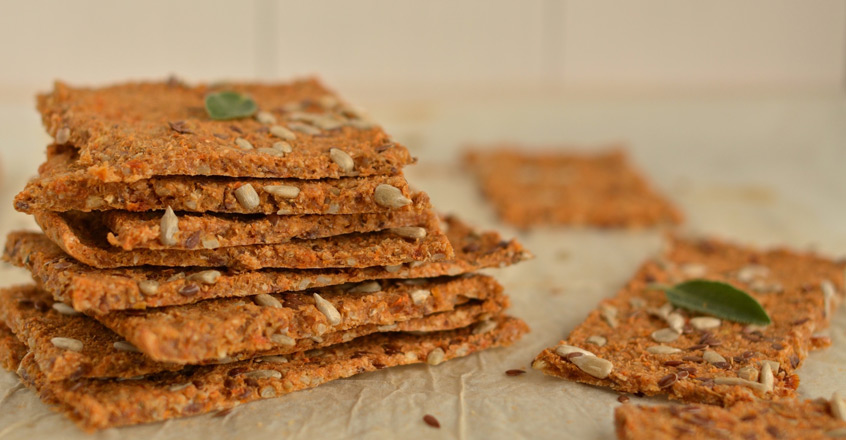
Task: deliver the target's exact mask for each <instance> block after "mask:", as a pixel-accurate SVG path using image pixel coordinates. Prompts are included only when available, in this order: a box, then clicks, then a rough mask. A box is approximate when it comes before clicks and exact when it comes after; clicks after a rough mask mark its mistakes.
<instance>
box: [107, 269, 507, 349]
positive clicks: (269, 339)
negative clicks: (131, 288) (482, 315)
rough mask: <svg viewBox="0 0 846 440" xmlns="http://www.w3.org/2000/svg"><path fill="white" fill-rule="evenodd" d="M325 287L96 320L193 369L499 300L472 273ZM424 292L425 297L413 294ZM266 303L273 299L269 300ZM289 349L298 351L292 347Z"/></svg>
mask: <svg viewBox="0 0 846 440" xmlns="http://www.w3.org/2000/svg"><path fill="white" fill-rule="evenodd" d="M371 285H373V283H367V284H365V285H355V286H350V287H346V288H345V287H344V286H336V287H325V288H323V289H320V290H316V291H309V292H304V293H288V294H284V295H275V296H269V297H270V298H274V299H275V300H276V301H275V304H276V306H267V305H261V302H259V301H261V300H262V298H255V299H254V301H255V303H254V301H245V300H242V299H239V298H220V299H214V300H208V301H201V302H198V303H194V304H189V305H185V306H180V307H166V308H161V309H147V310H145V311H125V312H114V313H110V314H107V315H97V316H96V319H97V320H98V321H100V322H101V323H102V324H103V325H105V326H106V327H108V328H110V329H111V330H112V331H114V332H115V333H117V334H119V335H121V336H123V337H124V338H125V339H126V340H127V341H129V342H131V343H132V344H133V345H135V346H136V347H138V349H139V350H141V351H142V352H143V353H144V354H146V355H147V356H150V357H151V358H152V359H154V360H157V361H162V362H177V363H182V364H193V363H198V362H202V361H207V360H212V359H222V358H225V357H228V356H230V355H232V354H237V353H241V352H253V351H261V350H269V349H272V348H281V347H286V346H288V345H286V342H285V341H281V342H280V341H278V340H276V339H275V338H278V337H285V336H287V338H285V339H287V340H288V341H289V342H290V340H291V339H293V340H297V339H304V338H315V339H316V340H317V341H318V342H319V341H320V338H321V337H322V336H323V335H324V334H326V333H328V332H335V331H342V330H349V329H352V328H354V327H357V326H360V325H369V324H375V325H391V324H394V323H396V322H402V321H407V320H408V319H411V318H419V317H421V316H424V315H428V314H431V313H436V312H444V311H448V310H453V309H454V308H455V307H456V306H458V305H461V304H465V303H467V302H470V301H473V300H478V301H484V300H486V299H488V298H496V297H498V296H500V295H501V294H502V288H501V287H500V286H499V284H497V282H496V281H495V280H494V279H493V278H490V277H487V276H483V275H471V276H468V277H460V278H453V279H431V280H428V279H427V280H421V282H417V280H415V281H414V282H413V283H410V282H388V281H385V282H382V284H381V285H378V284H376V289H380V290H379V291H376V292H373V293H361V291H362V290H365V291H366V289H362V286H365V287H369V286H371ZM417 291H422V292H423V293H422V294H418V295H422V297H421V298H417V297H416V296H415V292H417ZM314 294H319V295H320V297H321V298H323V299H324V300H325V301H328V302H329V303H330V304H331V305H332V307H334V308H335V309H336V310H337V312H338V313H339V315H340V317H339V319H338V320H336V321H337V322H335V321H333V319H332V318H331V317H330V315H328V314H327V313H325V312H324V310H322V309H321V308H320V307H319V305H320V304H319V303H318V301H319V300H317V298H316V297H314ZM263 298H268V296H264V297H263ZM288 347H289V348H290V349H291V350H294V349H293V348H291V347H290V346H288Z"/></svg>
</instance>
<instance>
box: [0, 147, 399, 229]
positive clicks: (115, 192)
mask: <svg viewBox="0 0 846 440" xmlns="http://www.w3.org/2000/svg"><path fill="white" fill-rule="evenodd" d="M77 159H78V158H77V157H76V155H75V152H74V151H73V150H69V149H67V148H50V150H49V152H48V160H47V162H45V163H44V164H42V165H41V167H39V176H38V177H36V178H35V179H34V180H31V181H30V182H29V183H27V185H26V187H25V188H24V190H23V191H22V192H21V193H19V194H18V195H17V196H16V197H15V209H17V210H18V211H21V212H26V213H28V214H31V213H33V212H35V211H38V210H48V211H60V212H64V211H71V210H76V211H105V210H111V209H121V210H127V211H151V210H158V211H164V210H165V209H166V208H167V207H168V206H170V207H171V208H172V209H173V210H174V211H177V212H179V211H188V212H221V213H237V214H276V213H280V214H286V215H287V214H356V213H366V212H388V211H390V210H392V209H395V208H393V207H389V206H384V205H382V204H379V203H377V200H376V198H375V195H376V189H377V188H379V187H380V185H386V186H390V187H394V188H397V189H398V190H399V191H400V193H401V194H402V195H403V196H404V197H410V196H411V194H410V192H409V189H408V183H407V182H406V181H405V178H404V177H403V176H402V175H391V176H371V177H347V178H341V179H326V180H294V179H286V180H280V179H256V178H249V177H243V178H238V179H227V178H216V177H190V176H170V177H151V178H149V179H143V180H137V181H134V182H132V183H122V182H112V183H104V182H102V181H100V180H99V179H98V178H96V177H92V176H90V175H89V174H87V172H86V171H85V170H84V169H81V168H80V166H79V164H78V162H77ZM246 184H250V185H252V186H253V189H254V190H255V191H256V193H257V196H258V202H259V203H258V205H256V206H255V207H252V208H247V207H245V206H244V205H242V204H241V203H240V202H239V200H238V198H237V195H236V194H235V192H236V191H237V190H238V188H241V187H242V186H244V185H246ZM280 185H281V186H293V187H296V188H298V189H299V192H298V193H297V196H296V197H283V196H279V195H278V191H274V190H273V189H271V190H267V189H265V188H266V187H267V186H271V187H274V186H280ZM275 193H277V194H275ZM249 206H251V205H249ZM280 211H281V212H280Z"/></svg>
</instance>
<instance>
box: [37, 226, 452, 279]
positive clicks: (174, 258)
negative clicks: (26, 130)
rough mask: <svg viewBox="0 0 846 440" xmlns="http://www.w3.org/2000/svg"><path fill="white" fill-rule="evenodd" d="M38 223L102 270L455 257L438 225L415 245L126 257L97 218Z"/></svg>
mask: <svg viewBox="0 0 846 440" xmlns="http://www.w3.org/2000/svg"><path fill="white" fill-rule="evenodd" d="M35 220H36V222H38V225H39V226H41V229H42V230H43V231H44V233H45V234H46V235H47V237H49V238H50V239H51V240H52V241H53V242H54V243H56V244H58V245H59V247H61V248H62V250H64V251H65V252H66V253H68V254H69V255H70V256H72V257H74V258H76V259H77V260H78V261H80V262H81V263H84V264H87V265H89V266H93V267H96V268H101V269H109V268H116V267H130V266H145V265H148V266H167V267H188V266H195V267H231V268H233V269H238V270H255V269H261V268H266V267H279V268H291V269H320V268H328V267H371V266H384V265H395V264H402V263H407V262H410V261H439V260H448V259H451V258H453V257H454V253H453V250H452V246H450V244H449V240H448V239H447V238H446V236H445V235H444V234H443V233H442V232H440V228H439V226H438V224H437V222H432V223H431V224H429V225H424V226H425V227H426V228H427V230H428V234H427V235H426V237H425V238H422V239H420V240H409V239H406V238H403V237H400V236H398V235H396V234H393V233H391V232H389V231H381V232H370V233H364V234H348V235H343V236H338V237H327V238H318V239H315V240H292V241H290V242H288V243H279V244H268V245H254V246H237V247H228V248H217V249H196V250H171V249H167V250H151V249H135V250H133V251H124V250H121V249H119V248H116V247H114V246H112V245H110V244H109V243H108V241H107V240H106V234H107V232H106V231H107V228H106V226H105V225H103V223H102V221H101V220H102V219H101V218H100V216H99V215H98V214H97V213H80V212H68V213H55V212H49V211H38V212H36V213H35Z"/></svg>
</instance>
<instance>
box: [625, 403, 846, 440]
mask: <svg viewBox="0 0 846 440" xmlns="http://www.w3.org/2000/svg"><path fill="white" fill-rule="evenodd" d="M614 426H615V427H616V431H617V438H618V439H619V440H677V439H680V440H684V439H691V440H692V439H697V440H707V439H714V440H717V439H720V440H722V439H728V438H738V439H766V438H784V439H788V438H792V439H815V440H823V439H831V438H836V437H843V436H844V435H846V421H843V420H840V419H838V418H837V417H835V416H834V410H833V408H832V404H831V402H829V401H827V400H825V399H815V400H793V399H790V400H780V401H775V402H773V401H763V400H760V401H755V402H742V403H738V404H737V405H734V406H732V407H731V408H720V407H716V406H709V405H690V406H679V405H668V406H640V405H637V406H636V405H622V406H619V407H617V408H616V410H615V411H614Z"/></svg>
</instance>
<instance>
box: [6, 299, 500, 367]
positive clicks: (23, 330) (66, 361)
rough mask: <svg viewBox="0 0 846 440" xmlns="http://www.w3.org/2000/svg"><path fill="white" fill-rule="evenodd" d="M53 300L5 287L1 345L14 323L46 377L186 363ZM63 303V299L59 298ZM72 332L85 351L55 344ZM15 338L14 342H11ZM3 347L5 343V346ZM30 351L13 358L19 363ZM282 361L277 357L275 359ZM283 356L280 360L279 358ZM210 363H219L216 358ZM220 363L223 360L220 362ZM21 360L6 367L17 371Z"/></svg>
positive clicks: (422, 320)
mask: <svg viewBox="0 0 846 440" xmlns="http://www.w3.org/2000/svg"><path fill="white" fill-rule="evenodd" d="M51 301H52V299H51V298H50V297H49V295H48V294H46V293H45V292H43V291H39V290H38V289H36V288H35V287H33V286H19V287H13V288H7V289H2V290H0V304H1V305H2V309H0V327H2V328H3V329H4V330H3V331H4V332H6V333H4V332H0V347H6V348H5V349H6V350H12V348H14V345H15V344H17V343H18V342H17V338H16V337H15V336H14V334H13V333H10V332H9V330H8V328H7V327H5V325H3V322H5V323H6V324H7V325H8V326H9V327H11V328H12V329H13V330H14V331H15V333H17V335H18V336H19V337H20V339H21V340H25V341H28V343H29V344H30V346H31V351H32V352H33V355H34V357H35V361H36V362H37V363H38V367H39V369H40V370H41V372H42V373H43V374H44V376H45V377H46V378H47V380H50V381H54V380H64V379H78V378H80V377H88V378H109V377H122V378H132V377H137V376H141V375H147V374H152V373H157V372H161V371H178V370H181V369H182V368H185V367H184V366H183V365H181V364H175V363H169V362H156V361H153V360H152V359H150V358H149V357H147V356H145V355H144V354H142V353H141V352H140V351H139V350H138V349H137V348H136V347H135V346H134V345H132V344H131V343H129V342H127V341H125V340H124V339H123V338H122V337H120V336H119V335H117V334H116V333H113V332H112V331H111V330H109V329H107V328H105V327H103V326H102V325H101V324H100V323H98V322H97V321H95V320H93V319H91V318H88V317H85V316H83V315H73V316H62V315H60V314H58V313H54V312H52V311H51V310H50V308H48V307H46V305H47V304H49V303H50V302H51ZM55 304H61V303H54V305H55ZM507 306H508V299H507V298H506V297H505V296H503V295H493V296H492V297H490V298H487V299H485V300H484V301H469V302H467V303H465V304H463V305H459V306H456V307H455V309H454V310H452V311H447V312H441V313H432V314H428V315H425V316H422V317H418V318H413V319H409V320H407V321H403V322H398V323H395V324H392V325H376V324H370V325H362V326H358V327H354V328H352V329H349V330H345V331H336V332H329V333H325V334H323V335H322V336H321V337H320V341H319V342H318V341H317V340H315V339H311V338H304V339H297V340H293V341H294V344H293V345H291V346H281V347H275V348H272V349H270V350H265V351H262V352H248V353H238V354H235V355H233V356H229V357H227V358H226V359H225V361H226V362H233V361H236V360H241V359H246V358H254V357H266V356H280V355H287V354H289V353H292V352H299V351H306V350H311V349H315V348H321V347H326V346H329V345H333V344H340V343H342V342H348V341H350V340H351V339H354V338H358V337H361V336H365V335H368V334H372V333H376V332H385V331H440V330H450V329H456V328H461V327H466V326H468V325H471V324H473V323H474V322H476V321H478V320H479V319H481V317H483V316H486V315H498V314H499V313H501V312H502V310H503V309H504V308H506V307H507ZM68 336H73V338H74V339H76V340H78V341H80V342H81V343H82V344H83V349H82V350H81V351H78V352H76V351H69V350H65V349H62V348H59V347H56V346H55V345H54V344H52V343H51V340H52V339H54V338H56V337H68ZM12 342H14V343H15V344H11V343H12ZM2 349H3V348H0V350H2ZM24 354H26V350H24V351H23V352H22V353H19V354H18V355H16V356H14V357H10V358H12V359H17V360H16V362H18V363H19V362H20V359H21V358H22V357H23V355H24ZM273 359H274V360H277V359H276V358H273ZM278 360H279V361H281V359H278ZM210 363H218V360H214V361H212V362H210ZM221 363H223V362H222V361H221ZM17 366H18V364H17V363H15V364H14V365H9V366H7V369H9V370H12V371H14V370H15V369H17Z"/></svg>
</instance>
